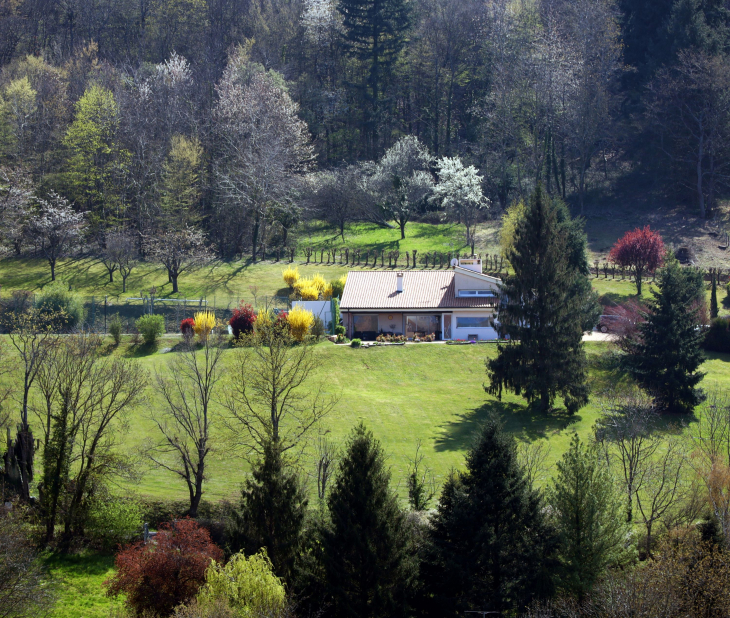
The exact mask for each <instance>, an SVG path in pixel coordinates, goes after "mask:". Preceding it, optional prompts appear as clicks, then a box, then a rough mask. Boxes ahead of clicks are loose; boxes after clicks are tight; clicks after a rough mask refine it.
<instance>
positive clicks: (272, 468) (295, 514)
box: [229, 442, 308, 581]
mask: <svg viewBox="0 0 730 618" xmlns="http://www.w3.org/2000/svg"><path fill="white" fill-rule="evenodd" d="M307 504H308V502H307V497H306V492H305V491H304V488H303V487H302V484H301V482H300V480H299V477H298V476H297V474H296V472H295V471H294V470H292V468H291V466H289V465H287V462H286V460H285V458H284V457H283V455H282V453H281V449H279V448H277V447H276V443H274V442H271V443H268V444H266V445H265V446H264V451H263V456H262V457H261V459H260V460H259V461H258V462H257V463H256V464H255V465H254V466H253V469H252V470H251V478H249V479H247V480H246V483H245V485H244V487H243V489H242V491H241V506H240V509H239V510H238V511H236V512H234V513H233V518H232V526H231V529H230V531H229V545H230V548H231V549H232V550H233V551H239V550H244V551H245V552H246V553H247V554H253V553H256V552H257V551H258V550H259V549H261V548H262V547H264V548H266V551H267V553H268V555H269V558H270V559H271V563H272V564H273V565H274V571H275V572H276V574H277V575H278V576H279V577H281V578H283V579H284V580H286V581H291V577H292V574H293V569H294V565H295V561H296V559H297V555H298V553H299V549H300V547H301V543H302V530H303V526H304V519H305V516H306V512H307Z"/></svg>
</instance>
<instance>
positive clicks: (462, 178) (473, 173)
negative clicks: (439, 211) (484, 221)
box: [432, 157, 489, 253]
mask: <svg viewBox="0 0 730 618" xmlns="http://www.w3.org/2000/svg"><path fill="white" fill-rule="evenodd" d="M436 166H437V167H438V177H439V181H438V183H437V184H436V185H434V187H433V193H434V195H433V198H432V199H433V200H435V201H437V202H439V203H440V204H441V206H442V208H445V209H446V211H447V212H448V213H449V214H450V216H451V218H452V219H456V220H457V221H459V223H463V224H464V225H465V226H466V243H467V244H469V245H471V246H472V253H473V252H474V238H473V236H472V228H473V226H474V225H476V222H477V220H478V217H479V215H480V212H481V210H482V209H483V208H488V207H489V200H488V199H487V198H486V197H484V194H483V193H482V177H481V176H479V174H477V169H476V168H475V167H474V166H473V165H470V166H469V167H464V164H463V163H462V162H461V159H459V157H453V158H451V157H444V158H442V159H439V160H438V161H437V162H436Z"/></svg>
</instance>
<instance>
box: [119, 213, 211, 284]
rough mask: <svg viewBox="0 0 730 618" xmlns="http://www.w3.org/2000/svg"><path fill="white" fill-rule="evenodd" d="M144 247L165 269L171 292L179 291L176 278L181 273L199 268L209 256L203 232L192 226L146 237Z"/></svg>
mask: <svg viewBox="0 0 730 618" xmlns="http://www.w3.org/2000/svg"><path fill="white" fill-rule="evenodd" d="M146 248H147V251H148V252H149V254H150V257H151V258H153V259H154V260H156V261H158V262H160V263H161V264H162V265H163V266H164V267H165V268H166V269H167V273H168V275H169V277H170V282H171V283H172V294H177V293H178V292H179V291H180V290H179V288H178V279H179V277H180V275H181V274H182V273H184V272H190V271H191V270H195V269H196V268H200V267H201V266H202V265H203V264H205V263H206V262H208V261H209V260H210V258H211V255H210V252H209V251H208V248H207V247H206V246H205V239H204V237H203V233H202V232H201V231H200V230H197V229H195V228H192V227H186V228H184V229H182V230H179V231H176V230H169V231H164V232H161V233H159V234H157V235H155V236H152V237H151V238H148V239H147V242H146ZM130 270H131V269H130Z"/></svg>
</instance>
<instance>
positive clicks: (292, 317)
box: [288, 305, 314, 341]
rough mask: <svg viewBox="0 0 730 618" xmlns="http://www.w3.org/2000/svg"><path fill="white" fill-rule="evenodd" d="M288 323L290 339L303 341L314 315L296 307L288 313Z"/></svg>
mask: <svg viewBox="0 0 730 618" xmlns="http://www.w3.org/2000/svg"><path fill="white" fill-rule="evenodd" d="M288 321H289V328H290V329H291V335H292V337H294V339H296V340H297V341H303V340H304V337H306V336H307V333H308V332H309V329H310V328H311V327H312V324H314V314H313V313H312V312H311V311H307V310H306V309H305V308H304V307H302V306H300V305H297V306H296V307H294V309H292V310H291V311H290V312H289V317H288Z"/></svg>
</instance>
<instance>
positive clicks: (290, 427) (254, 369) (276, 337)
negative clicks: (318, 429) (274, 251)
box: [222, 324, 339, 459]
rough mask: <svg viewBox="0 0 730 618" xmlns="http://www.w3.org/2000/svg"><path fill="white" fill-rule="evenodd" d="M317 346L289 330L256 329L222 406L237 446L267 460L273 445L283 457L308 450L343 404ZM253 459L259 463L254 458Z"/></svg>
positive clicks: (238, 356)
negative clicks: (309, 439)
mask: <svg viewBox="0 0 730 618" xmlns="http://www.w3.org/2000/svg"><path fill="white" fill-rule="evenodd" d="M321 366H322V360H321V358H319V357H317V356H315V354H314V349H313V347H312V345H311V344H309V343H308V342H306V341H305V342H304V343H301V344H298V345H297V343H296V342H295V341H294V339H293V338H292V337H291V335H290V334H289V332H288V328H287V327H286V326H285V325H279V324H274V325H273V326H271V327H270V328H267V329H261V328H259V329H256V330H255V331H254V333H253V334H251V335H248V336H246V337H245V338H244V340H243V342H242V344H241V345H240V346H239V347H238V348H237V349H236V351H235V358H234V361H233V365H232V367H231V369H230V371H229V376H230V378H229V382H228V385H227V388H226V389H225V391H224V398H223V400H222V404H223V405H224V406H225V408H226V409H227V410H228V412H229V418H228V419H226V421H225V422H226V425H227V427H228V428H229V430H230V431H231V435H232V436H235V438H234V441H235V446H236V447H238V448H241V449H243V454H244V456H246V457H249V458H253V459H255V458H256V457H257V456H258V457H263V452H264V448H265V447H266V446H267V445H274V446H275V447H278V451H279V452H280V453H286V452H287V451H292V450H293V449H297V450H298V451H299V452H300V453H301V450H302V449H303V448H304V443H303V438H304V437H305V436H306V435H307V433H308V432H309V431H310V430H311V429H312V428H313V427H315V426H316V425H317V424H318V423H319V422H320V421H321V420H322V419H323V418H324V417H325V416H326V415H327V414H328V413H329V412H330V411H331V410H332V409H333V408H334V407H335V405H336V404H337V401H338V400H339V397H338V396H337V395H334V394H331V393H330V392H328V389H327V387H326V385H325V383H324V382H318V381H314V379H313V378H314V377H315V374H316V372H317V370H318V369H320V368H321ZM252 456H253V457H252Z"/></svg>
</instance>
